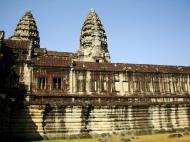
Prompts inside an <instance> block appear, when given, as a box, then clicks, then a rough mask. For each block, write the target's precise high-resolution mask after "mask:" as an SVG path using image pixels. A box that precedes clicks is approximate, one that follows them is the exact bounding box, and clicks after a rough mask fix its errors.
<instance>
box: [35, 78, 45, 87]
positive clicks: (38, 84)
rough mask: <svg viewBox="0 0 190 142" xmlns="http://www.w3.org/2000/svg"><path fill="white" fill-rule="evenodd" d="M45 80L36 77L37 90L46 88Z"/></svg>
mask: <svg viewBox="0 0 190 142" xmlns="http://www.w3.org/2000/svg"><path fill="white" fill-rule="evenodd" d="M46 80H47V79H46V78H45V77H38V78H37V88H38V89H45V88H46Z"/></svg>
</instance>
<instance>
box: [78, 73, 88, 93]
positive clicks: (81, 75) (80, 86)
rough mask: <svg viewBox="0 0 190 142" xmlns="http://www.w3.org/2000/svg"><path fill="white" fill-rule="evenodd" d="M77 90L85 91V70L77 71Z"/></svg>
mask: <svg viewBox="0 0 190 142" xmlns="http://www.w3.org/2000/svg"><path fill="white" fill-rule="evenodd" d="M77 91H78V92H85V91H86V74H85V72H78V73H77Z"/></svg>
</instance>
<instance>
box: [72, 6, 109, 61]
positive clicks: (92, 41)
mask: <svg viewBox="0 0 190 142" xmlns="http://www.w3.org/2000/svg"><path fill="white" fill-rule="evenodd" d="M76 56H77V60H78V61H89V62H110V55H109V52H108V49H107V37H106V34H105V30H104V28H103V25H102V23H101V21H100V19H99V17H98V15H97V14H96V12H95V10H94V9H91V10H90V12H89V14H88V16H87V17H86V19H85V21H84V24H83V26H82V29H81V34H80V49H79V51H78V52H77V53H76Z"/></svg>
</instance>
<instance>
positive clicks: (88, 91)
mask: <svg viewBox="0 0 190 142" xmlns="http://www.w3.org/2000/svg"><path fill="white" fill-rule="evenodd" d="M90 82H91V72H90V71H87V72H86V93H88V94H89V93H90Z"/></svg>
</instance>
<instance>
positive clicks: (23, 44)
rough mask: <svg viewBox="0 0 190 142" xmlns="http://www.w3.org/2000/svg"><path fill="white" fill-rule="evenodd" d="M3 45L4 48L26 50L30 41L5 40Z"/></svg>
mask: <svg viewBox="0 0 190 142" xmlns="http://www.w3.org/2000/svg"><path fill="white" fill-rule="evenodd" d="M4 45H5V47H9V48H21V49H27V48H28V47H29V46H30V41H28V40H10V39H6V40H4Z"/></svg>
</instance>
